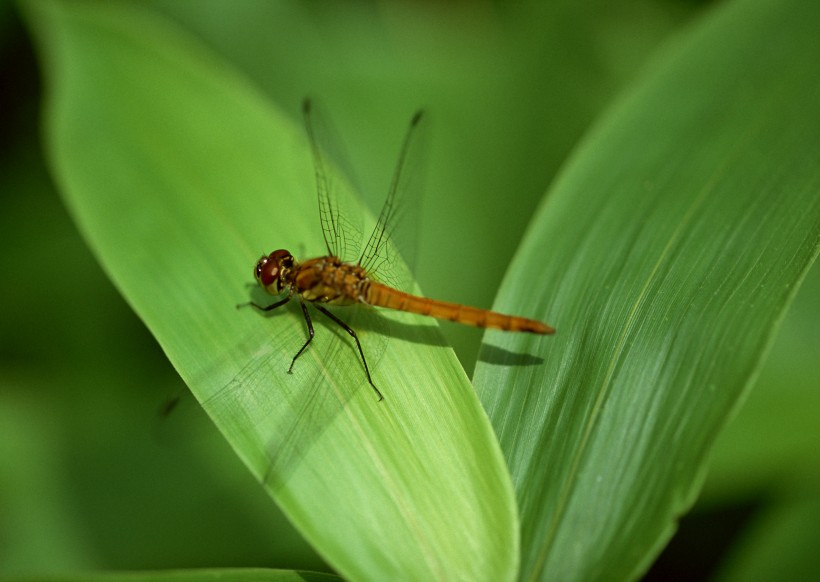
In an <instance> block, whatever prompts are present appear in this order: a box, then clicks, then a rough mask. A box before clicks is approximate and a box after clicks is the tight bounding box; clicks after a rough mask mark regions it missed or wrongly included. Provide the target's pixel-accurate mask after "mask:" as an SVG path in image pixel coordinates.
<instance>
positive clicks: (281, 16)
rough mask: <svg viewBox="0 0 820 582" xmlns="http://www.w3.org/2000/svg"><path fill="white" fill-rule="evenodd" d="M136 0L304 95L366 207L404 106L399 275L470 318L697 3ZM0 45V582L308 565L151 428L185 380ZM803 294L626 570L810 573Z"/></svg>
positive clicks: (813, 479) (7, 21)
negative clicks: (403, 231)
mask: <svg viewBox="0 0 820 582" xmlns="http://www.w3.org/2000/svg"><path fill="white" fill-rule="evenodd" d="M143 4H144V5H145V6H146V9H150V10H155V11H156V12H157V13H159V14H161V15H164V16H165V17H167V18H168V19H170V20H171V21H173V22H175V23H176V24H177V25H179V26H180V27H182V28H183V29H186V30H187V31H189V32H190V33H191V34H192V35H194V36H195V37H196V38H197V39H198V40H199V41H201V42H203V43H204V44H206V45H207V46H209V47H211V48H212V49H213V50H214V51H215V52H216V53H218V54H220V55H221V56H222V57H223V58H224V59H226V60H227V61H229V62H231V63H232V64H233V65H234V66H235V67H237V68H238V69H239V70H240V71H242V72H243V73H244V74H246V75H247V76H248V77H249V78H250V79H251V80H252V81H253V82H254V83H255V84H256V85H257V86H258V87H259V88H260V90H261V91H263V92H264V93H265V94H266V95H267V96H268V97H269V98H270V100H271V101H273V102H275V103H277V104H279V105H280V106H281V107H283V108H285V109H286V110H290V111H292V112H293V115H294V117H295V116H296V115H297V114H298V104H299V102H300V100H301V99H302V97H304V96H305V95H312V96H316V97H317V98H319V99H321V101H322V103H323V107H324V108H325V109H326V112H325V114H326V115H327V116H328V117H330V118H332V120H333V123H334V125H335V126H336V129H337V130H338V132H339V134H340V135H342V136H344V142H345V146H346V149H347V150H348V153H349V155H350V158H351V161H352V164H353V166H354V167H355V168H356V170H357V172H358V178H359V180H360V182H361V184H362V186H363V191H364V195H365V196H366V197H367V200H368V202H369V203H370V205H371V208H373V209H378V206H379V204H380V203H381V201H382V200H383V196H384V192H385V189H386V185H387V183H388V180H389V177H390V172H391V170H392V165H393V163H394V161H395V152H396V148H397V145H398V140H399V139H400V138H401V133H402V130H403V128H404V127H405V123H406V119H407V118H408V116H409V115H410V113H411V112H412V111H413V110H414V109H416V108H417V107H419V106H424V107H425V108H426V109H427V110H428V112H429V114H430V118H431V120H432V123H431V128H430V129H431V134H432V135H431V136H430V137H431V139H430V152H429V175H428V178H427V181H428V188H427V192H426V194H425V197H424V200H423V209H422V213H421V214H422V220H421V223H420V224H419V226H418V245H419V248H418V257H417V264H416V268H415V272H416V275H417V279H418V281H419V283H420V285H421V287H422V289H423V290H424V292H425V294H427V295H428V296H431V297H437V298H442V299H449V300H454V301H459V302H464V303H469V304H473V305H477V306H482V307H487V306H490V305H491V304H492V301H493V297H494V295H495V292H496V289H497V287H498V284H499V281H500V279H501V277H502V276H503V273H504V270H505V264H506V263H507V262H508V261H509V259H510V257H511V256H512V255H513V253H514V252H515V249H516V248H517V246H518V243H519V241H520V239H521V237H522V236H523V232H524V229H525V228H526V225H527V222H528V220H529V218H530V216H531V215H532V213H533V211H534V209H535V207H536V205H537V204H538V203H539V201H540V200H541V198H542V196H543V194H544V192H545V191H546V190H547V188H548V187H549V185H550V182H551V181H552V179H553V178H554V176H555V175H556V173H557V172H558V171H559V169H560V167H561V165H562V163H564V162H565V160H566V159H567V157H568V156H569V155H571V153H572V149H573V147H574V146H575V145H576V144H577V143H578V141H579V140H580V139H581V138H582V137H583V134H584V132H585V131H586V130H587V129H588V128H589V127H590V125H591V124H592V123H594V121H595V119H596V117H597V116H598V115H600V114H601V113H602V111H603V110H604V108H605V107H606V106H607V104H608V103H610V102H611V101H612V100H613V99H614V98H615V97H617V96H618V95H619V94H620V93H621V92H622V91H624V90H628V87H629V83H630V82H631V81H632V80H633V79H635V78H636V77H637V76H638V75H639V74H640V72H641V70H642V68H643V67H645V66H646V64H647V62H649V60H650V59H651V58H652V55H653V52H654V51H655V50H656V49H657V48H658V47H660V46H662V44H663V43H664V42H668V41H670V39H671V40H674V38H675V35H679V34H684V33H685V31H686V30H687V28H688V27H690V26H693V25H694V24H696V23H697V21H698V19H701V18H707V17H708V15H709V11H710V10H713V9H714V7H713V6H712V4H711V3H699V2H684V1H673V0H668V1H662V0H658V1H649V0H647V1H642V0H639V1H632V2H623V1H616V2H603V1H591V2H583V3H572V2H557V3H549V4H545V5H540V4H534V5H530V4H515V5H506V4H495V3H478V2H475V3H472V2H465V3H452V4H451V3H448V4H442V5H439V4H435V3H393V2H389V3H379V2H360V3H359V2H357V3H345V4H336V3H329V2H327V3H301V2H278V3H270V2H263V1H245V0H243V1H240V2H232V3H226V2H216V1H213V2H200V1H194V0H189V1H178V0H175V1H173V2H171V1H168V2H148V3H143ZM0 54H2V61H0V62H2V68H1V69H0V79H2V81H0V87H2V94H0V99H2V101H0V120H1V122H2V128H3V130H2V133H0V166H1V167H2V172H0V184H1V185H2V186H1V187H0V192H2V196H0V204H2V211H0V237H2V251H0V252H2V256H3V260H2V267H3V268H2V272H3V276H2V288H3V295H2V298H3V301H2V305H1V306H0V333H1V334H2V335H0V338H2V340H0V575H4V574H5V575H13V574H19V573H24V572H25V573H44V572H48V573H56V572H64V571H77V570H92V569H93V570H99V569H148V568H176V567H197V566H203V567H211V566H213V567H227V566H271V567H283V568H306V569H318V570H321V569H326V566H324V565H323V563H322V561H321V559H320V558H319V557H318V556H316V555H315V553H314V552H313V551H312V550H311V549H310V548H309V547H308V546H307V545H306V544H305V543H304V542H303V541H302V540H301V538H300V537H299V536H298V534H296V533H295V532H294V531H293V530H292V528H291V527H290V526H289V525H288V524H287V522H286V521H285V520H284V518H283V517H282V516H281V514H280V513H279V512H278V511H277V510H276V509H275V508H274V507H273V506H272V504H271V503H270V502H269V500H268V498H267V497H266V496H265V495H264V494H263V492H262V489H261V487H258V486H257V484H256V483H255V482H254V481H253V480H252V479H251V478H250V476H249V475H247V476H246V472H245V470H244V469H243V468H242V467H241V464H240V463H239V461H238V460H237V459H235V458H234V456H233V455H232V453H231V452H230V450H229V449H228V447H227V445H225V444H224V443H223V442H222V440H221V437H220V436H219V435H218V434H216V433H215V431H214V430H213V429H212V427H211V425H210V423H209V421H208V420H207V418H205V417H204V414H202V413H201V411H200V410H199V409H198V406H197V405H196V403H195V402H193V399H192V398H190V397H185V396H183V398H182V401H181V404H180V405H179V406H178V407H177V409H176V410H174V412H173V413H172V414H171V415H169V416H167V417H164V416H162V415H161V414H160V409H161V408H162V405H163V404H164V403H165V402H166V401H167V400H168V399H169V398H173V397H174V396H177V395H179V394H185V390H186V389H185V386H184V385H183V384H182V382H181V381H180V380H179V378H178V377H177V375H176V373H175V372H174V370H173V369H172V368H171V367H170V365H169V364H168V363H167V361H166V360H165V358H164V356H163V354H162V352H161V350H160V349H159V348H158V346H157V345H156V343H155V342H154V340H153V338H152V337H151V336H150V334H148V332H147V331H146V330H145V328H144V327H143V326H142V324H141V323H140V321H139V320H138V319H137V318H136V317H135V316H134V315H133V313H131V311H130V310H129V308H128V306H127V305H126V304H125V303H124V301H123V300H122V299H121V298H120V297H119V295H118V293H117V292H116V290H115V289H114V288H113V286H112V285H111V284H110V283H109V282H108V280H107V279H106V277H105V274H104V273H103V272H102V271H101V269H100V267H99V266H98V265H97V264H96V262H95V260H94V258H93V257H92V256H91V254H90V252H89V251H88V249H87V248H86V246H85V244H84V243H83V241H82V239H81V238H80V236H79V234H78V233H77V230H76V228H75V227H74V226H73V224H72V222H71V220H70V218H69V217H68V214H67V212H66V211H65V209H64V207H63V206H62V204H61V202H60V200H59V197H58V195H57V193H56V192H55V190H54V186H53V185H52V184H51V182H50V179H49V176H48V171H47V168H46V163H45V160H44V159H43V155H42V150H41V147H40V143H39V134H40V129H39V127H38V116H39V107H40V106H41V104H42V99H43V88H42V86H41V82H40V72H39V71H38V64H37V59H36V56H35V54H34V51H33V47H32V43H31V40H30V36H29V33H28V31H27V30H26V28H25V25H24V24H23V22H22V21H21V16H20V14H19V13H18V10H17V7H16V5H15V4H14V3H11V2H2V3H0ZM241 186H242V185H241V184H237V195H238V196H239V195H241ZM295 195H299V193H295ZM271 244H275V241H271ZM545 252H549V249H545ZM818 297H820V277H818V275H817V272H816V269H815V271H814V272H813V273H812V274H810V276H809V280H808V281H807V282H806V285H805V286H804V288H803V290H802V291H801V294H800V295H799V296H798V298H797V300H796V302H795V305H794V306H793V308H792V310H791V311H790V312H789V314H788V316H787V318H786V320H785V321H784V324H783V326H782V328H781V332H780V335H779V337H778V339H777V341H776V342H775V344H774V346H773V349H772V352H771V354H770V356H769V359H768V361H767V364H766V366H765V368H764V369H763V371H762V373H761V375H760V377H759V378H758V381H757V385H756V387H755V389H754V390H753V391H752V393H751V396H750V398H749V400H748V402H747V403H746V404H745V406H744V407H743V408H742V409H741V411H740V413H739V415H738V418H737V419H736V420H735V422H734V423H733V424H732V425H731V426H730V428H729V430H728V431H726V433H725V434H724V435H723V438H722V440H721V442H720V444H719V446H718V447H717V449H716V451H715V453H714V462H713V469H712V471H711V474H710V476H709V479H708V481H707V483H706V485H705V489H704V494H703V496H702V499H701V502H700V504H699V506H698V507H697V508H696V509H695V511H694V512H693V513H692V515H690V516H688V517H687V518H685V520H684V522H683V524H682V528H681V530H680V532H679V534H678V535H677V536H676V538H675V539H674V540H673V541H672V543H671V545H670V547H669V548H668V550H667V552H666V553H665V554H664V555H663V556H662V557H661V559H660V560H659V562H658V564H657V565H656V566H655V568H654V569H653V570H652V571H650V573H649V574H648V578H650V579H651V578H653V577H654V578H664V577H667V576H668V575H669V574H670V573H675V574H678V575H684V576H685V577H690V578H691V577H705V576H707V575H710V574H712V575H718V574H721V575H723V576H725V577H727V578H729V579H747V578H746V577H747V576H748V575H750V573H755V574H756V575H757V576H758V577H760V575H761V574H766V573H772V574H775V575H777V576H776V577H778V578H784V577H788V576H783V575H784V574H788V573H794V574H798V573H805V572H806V571H810V569H811V568H812V567H813V566H816V565H817V564H816V563H812V562H811V558H812V556H811V554H812V551H811V546H812V545H813V543H812V542H816V539H818V538H820V535H819V534H820V497H818V494H817V492H818V487H817V485H818V483H820V474H819V473H818V459H817V455H816V453H815V447H816V444H817V442H818V436H820V435H818V429H817V427H816V425H817V423H816V412H815V411H816V410H818V405H820V395H818V390H817V384H818V382H817V374H816V361H817V359H818V355H820V339H819V338H818V332H817V329H818V300H817V298H818ZM444 333H445V334H446V335H447V337H448V339H449V340H450V341H451V342H452V344H453V345H454V346H455V348H456V350H457V353H458V355H459V357H460V358H461V361H462V363H463V365H464V367H465V369H466V370H467V371H468V373H471V372H472V369H473V366H474V363H475V358H476V354H477V351H478V347H479V343H480V341H481V335H480V333H478V332H477V331H476V330H472V329H460V328H458V327H456V326H452V325H447V324H444ZM206 485H207V486H206ZM45 556H47V558H44V557H45ZM814 559H815V560H816V557H814ZM788 568H792V570H789V569H788ZM760 579H766V576H762V577H760Z"/></svg>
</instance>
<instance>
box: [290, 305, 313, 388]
mask: <svg viewBox="0 0 820 582" xmlns="http://www.w3.org/2000/svg"><path fill="white" fill-rule="evenodd" d="M299 305H301V306H302V313H304V314H305V323H307V328H308V339H307V341H306V342H305V345H303V346H302V347H301V348H300V349H299V351H298V352H296V355H295V356H293V360H291V362H290V368H288V374H292V373H293V364H295V363H296V358H298V357H299V356H301V355H302V352H304V351H305V348H307V347H308V346H309V345H310V342H312V341H313V322H312V321H310V313H309V312H308V308H307V305H305V302H304V301H302V300H301V299H299Z"/></svg>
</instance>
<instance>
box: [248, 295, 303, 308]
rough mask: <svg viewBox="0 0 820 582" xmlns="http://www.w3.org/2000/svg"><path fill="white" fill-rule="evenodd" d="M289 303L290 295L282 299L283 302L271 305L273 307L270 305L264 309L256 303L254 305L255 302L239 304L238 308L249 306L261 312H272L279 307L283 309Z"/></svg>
mask: <svg viewBox="0 0 820 582" xmlns="http://www.w3.org/2000/svg"><path fill="white" fill-rule="evenodd" d="M288 301H290V295H288V296H287V297H285V298H284V299H282V300H281V301H277V302H276V303H273V304H271V305H268V306H267V307H263V306H261V305H258V304H256V303H254V302H253V301H248V302H247V303H239V304H238V305H237V306H236V308H237V309H239V308H240V307H248V306H250V307H255V308H256V309H258V310H259V311H271V310H273V309H276V308H277V307H282V306H283V305H284V304H285V303H287V302H288Z"/></svg>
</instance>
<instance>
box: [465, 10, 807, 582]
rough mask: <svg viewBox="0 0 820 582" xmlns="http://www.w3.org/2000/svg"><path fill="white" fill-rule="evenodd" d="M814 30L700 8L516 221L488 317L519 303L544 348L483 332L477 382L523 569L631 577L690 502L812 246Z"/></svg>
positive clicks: (536, 573) (791, 15) (790, 15)
mask: <svg viewBox="0 0 820 582" xmlns="http://www.w3.org/2000/svg"><path fill="white" fill-rule="evenodd" d="M818 18H820V5H818V4H817V3H816V2H808V1H804V0H793V1H789V2H781V1H774V0H766V1H756V2H753V1H737V2H733V3H730V4H727V5H726V6H725V7H723V8H722V9H721V10H719V11H716V12H714V13H713V14H711V15H710V17H709V18H707V19H705V20H704V21H703V22H702V23H701V25H700V26H698V27H697V28H695V29H693V30H692V31H691V32H690V33H689V34H688V35H687V36H686V37H683V38H681V39H678V40H677V42H675V43H673V44H672V45H671V46H669V47H667V50H666V51H664V52H663V53H662V54H661V55H659V56H658V58H657V59H656V60H655V62H654V65H653V66H652V67H651V68H650V69H649V70H648V71H647V72H646V74H645V77H644V79H643V80H642V81H641V82H640V83H638V84H636V85H635V86H634V87H633V88H632V90H631V91H630V92H629V93H628V94H626V95H625V96H624V97H623V99H622V100H621V101H620V103H618V104H616V105H615V106H614V107H612V108H611V109H610V110H609V112H608V114H607V115H605V117H604V118H603V119H602V120H601V122H600V123H599V124H598V126H597V127H596V128H595V129H594V130H593V131H591V133H590V134H589V135H588V137H587V139H586V140H585V141H584V142H583V143H582V144H581V145H580V147H579V148H578V149H577V151H576V154H575V156H574V158H573V159H572V160H571V161H570V162H569V163H568V165H567V167H566V168H565V170H564V172H563V173H562V175H561V176H560V177H559V179H558V180H557V182H556V184H555V187H554V188H553V189H552V191H551V192H550V194H549V197H548V199H547V200H546V203H545V204H544V205H543V206H542V207H541V210H540V212H539V213H538V215H537V216H536V218H535V220H534V222H533V224H532V225H531V229H530V232H529V235H528V237H527V239H526V242H525V244H524V247H523V248H522V250H521V252H520V254H519V255H518V257H517V260H516V262H515V264H514V265H513V267H512V270H511V272H510V273H509V276H508V277H507V278H506V280H505V285H504V287H503V289H502V292H501V297H500V299H499V300H498V302H497V304H496V307H498V308H499V309H503V308H505V307H507V306H510V305H512V304H513V303H515V304H529V305H532V306H533V310H534V311H533V312H534V313H535V314H536V315H537V314H543V315H544V319H545V320H546V321H549V322H550V323H552V324H554V325H555V327H556V328H557V330H558V331H557V335H556V336H555V340H554V342H551V343H550V344H549V347H545V348H544V350H543V351H541V352H538V354H537V355H538V356H539V357H541V358H543V360H544V361H543V365H539V366H531V365H526V362H524V363H522V361H521V358H520V356H517V355H516V353H518V352H520V351H521V350H520V349H519V348H518V347H517V346H518V345H519V344H518V341H519V338H517V337H509V336H503V337H502V336H501V335H497V336H490V338H489V339H488V340H487V342H488V343H489V344H490V345H491V346H493V348H494V349H492V350H486V351H485V352H484V355H483V358H482V359H483V360H484V362H482V363H480V365H479V367H478V368H477V371H476V376H475V383H476V387H477V390H478V391H479V394H480V396H481V398H482V401H483V402H484V403H485V406H486V408H487V410H488V413H489V415H490V417H491V419H492V421H493V424H494V426H495V428H496V432H497V434H498V435H499V439H500V441H501V446H502V448H503V449H504V452H505V455H506V458H507V461H508V463H509V466H510V469H511V472H512V475H513V481H514V483H515V486H516V491H517V497H518V503H519V511H520V514H521V521H522V577H523V578H525V579H555V580H565V579H600V578H607V579H624V578H631V577H635V576H637V575H639V574H640V573H641V572H642V571H643V570H644V569H645V568H646V567H647V566H648V564H649V563H650V562H651V560H652V559H653V558H654V556H655V555H656V554H657V552H658V551H659V549H660V548H661V547H662V546H663V544H664V543H665V542H666V540H667V539H668V538H669V536H671V535H672V532H673V531H674V527H675V520H676V519H677V517H678V516H679V515H680V514H681V513H682V512H684V511H686V510H687V509H688V508H689V507H690V505H691V503H692V501H693V499H694V497H695V495H696V493H697V491H698V488H699V486H700V482H701V479H702V477H703V474H704V470H705V459H706V456H707V453H708V451H709V448H710V446H711V445H712V443H713V442H714V439H715V437H716V435H717V434H718V432H719V431H720V430H721V428H722V427H723V426H724V425H725V423H726V422H727V419H729V418H730V417H731V415H732V412H733V411H734V410H735V409H736V407H737V406H738V404H739V402H740V401H741V400H742V397H743V394H744V391H745V390H746V388H747V386H748V385H749V384H750V382H751V380H752V379H753V378H754V375H755V373H756V371H757V369H758V367H759V365H760V363H761V361H762V358H763V356H764V355H765V352H766V349H767V346H768V345H769V343H770V342H771V339H772V337H773V334H774V331H775V328H776V326H777V323H778V322H779V320H780V318H781V317H782V314H783V313H784V311H785V309H786V307H787V306H788V304H789V302H790V300H791V298H792V296H793V295H794V293H795V291H796V289H797V287H798V285H799V283H800V282H801V280H802V278H803V277H804V275H805V273H806V272H807V270H808V268H809V266H810V264H811V263H812V261H813V260H814V258H815V257H816V255H817V251H818V239H819V238H820V196H818V191H820V118H819V117H818V112H819V111H820V109H818V107H817V95H820V76H818V75H817V62H816V54H817V51H816V42H817V38H816V37H817V35H816V26H815V23H816V22H817V21H818ZM533 270H537V272H538V279H539V284H537V285H532V275H531V274H528V272H530V273H531V272H532V271H533ZM508 354H511V355H508ZM516 360H518V362H519V364H521V365H519V366H518V367H517V368H514V369H511V368H508V367H506V366H499V365H498V364H509V363H515V362H516ZM511 370H512V371H511ZM527 387H529V389H527Z"/></svg>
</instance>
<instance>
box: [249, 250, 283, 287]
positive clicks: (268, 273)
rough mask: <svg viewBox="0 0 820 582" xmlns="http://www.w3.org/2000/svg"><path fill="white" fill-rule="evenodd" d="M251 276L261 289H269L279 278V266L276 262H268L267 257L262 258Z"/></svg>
mask: <svg viewBox="0 0 820 582" xmlns="http://www.w3.org/2000/svg"><path fill="white" fill-rule="evenodd" d="M253 276H254V277H256V280H257V281H259V284H260V285H262V286H263V287H265V288H267V287H270V286H271V285H273V284H274V283H275V282H276V280H277V279H278V278H279V265H278V264H277V262H276V261H272V260H270V258H269V257H262V258H261V259H259V261H258V262H257V263H256V269H254V272H253Z"/></svg>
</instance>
